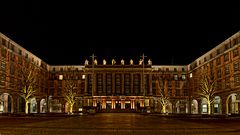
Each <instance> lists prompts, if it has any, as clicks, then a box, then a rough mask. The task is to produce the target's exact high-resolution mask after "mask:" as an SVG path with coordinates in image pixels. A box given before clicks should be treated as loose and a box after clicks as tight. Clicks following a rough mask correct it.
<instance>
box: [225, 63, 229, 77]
mask: <svg viewBox="0 0 240 135" xmlns="http://www.w3.org/2000/svg"><path fill="white" fill-rule="evenodd" d="M229 69H230V68H229V65H226V66H225V75H228V74H229V73H230V70H229Z"/></svg>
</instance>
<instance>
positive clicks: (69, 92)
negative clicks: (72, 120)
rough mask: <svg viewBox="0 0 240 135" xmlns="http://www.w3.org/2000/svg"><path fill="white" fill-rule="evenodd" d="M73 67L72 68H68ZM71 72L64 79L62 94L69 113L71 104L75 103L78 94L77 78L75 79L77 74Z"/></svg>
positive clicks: (71, 110) (71, 111)
mask: <svg viewBox="0 0 240 135" xmlns="http://www.w3.org/2000/svg"><path fill="white" fill-rule="evenodd" d="M70 69H73V68H70ZM74 72H75V71H73V72H70V74H69V75H68V77H66V79H65V87H64V91H63V96H64V99H65V100H66V102H67V103H68V105H69V113H71V114H72V113H73V106H74V104H75V103H76V97H77V96H78V93H79V90H78V80H77V79H76V77H77V75H76V74H75V73H74Z"/></svg>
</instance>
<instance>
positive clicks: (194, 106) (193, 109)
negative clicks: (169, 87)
mask: <svg viewBox="0 0 240 135" xmlns="http://www.w3.org/2000/svg"><path fill="white" fill-rule="evenodd" d="M191 114H198V102H197V100H196V99H193V100H192V103H191Z"/></svg>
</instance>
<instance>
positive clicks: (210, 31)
mask: <svg viewBox="0 0 240 135" xmlns="http://www.w3.org/2000/svg"><path fill="white" fill-rule="evenodd" d="M218 3H219V2H218ZM3 5H4V6H3ZM237 5H238V4H236V3H221V4H216V3H214V4H209V3H182V2H178V3H176V2H169V3H166V2H165V3H145V2H144V3H137V2H136V3H134V2H132V3H130V2H129V3H118V2H115V3H107V2H106V3H93V2H92V3H88V4H86V3H78V1H75V2H70V1H62V2H60V1H54V2H51V3H50V2H49V1H47V2H44V1H39V2H26V1H24V2H22V1H21V2H11V0H10V1H7V2H5V3H1V16H0V18H1V19H0V31H1V32H2V33H3V34H5V35H6V36H8V37H10V38H11V39H13V40H14V41H16V42H17V43H18V44H20V45H21V46H22V47H24V48H26V49H27V50H29V51H30V52H32V53H33V54H35V55H36V56H38V57H40V58H41V59H43V60H44V61H45V62H47V63H48V64H51V65H66V64H74V65H79V64H83V63H84V60H85V59H86V58H87V59H90V57H89V56H90V55H92V53H95V55H97V58H98V59H99V63H102V59H103V58H105V59H107V60H108V63H110V60H111V59H112V58H115V59H116V60H117V62H118V63H120V59H122V58H124V59H125V60H127V61H129V59H130V58H133V59H134V60H135V61H138V59H139V58H140V56H141V55H142V53H144V54H145V55H147V59H149V58H150V59H152V61H153V64H154V65H158V64H161V65H171V64H176V65H179V64H180V65H182V64H189V63H191V62H192V61H193V60H195V59H196V58H198V57H200V56H201V55H202V54H204V53H206V52H207V51H208V50H210V49H212V48H213V47H215V46H217V45H218V44H219V43H221V42H222V41H224V40H225V39H227V38H228V37H230V36H231V35H233V34H235V33H236V32H238V31H239V30H240V21H239V20H240V17H239V7H237Z"/></svg>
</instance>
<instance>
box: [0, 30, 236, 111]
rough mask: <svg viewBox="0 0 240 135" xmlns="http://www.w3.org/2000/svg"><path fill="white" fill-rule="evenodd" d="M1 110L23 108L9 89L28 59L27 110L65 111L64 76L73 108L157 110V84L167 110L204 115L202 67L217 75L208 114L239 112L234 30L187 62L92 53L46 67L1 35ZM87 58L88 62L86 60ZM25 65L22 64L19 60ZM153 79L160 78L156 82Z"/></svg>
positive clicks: (13, 89) (16, 88)
mask: <svg viewBox="0 0 240 135" xmlns="http://www.w3.org/2000/svg"><path fill="white" fill-rule="evenodd" d="M0 44H1V46H0V59H1V63H0V64H1V78H0V79H1V80H0V81H1V82H0V92H1V102H0V103H1V104H0V112H4V113H7V112H12V113H13V112H23V110H24V109H23V105H22V104H23V101H22V100H21V98H20V96H19V95H17V94H16V93H15V92H14V91H16V90H19V86H18V85H17V84H18V82H19V80H20V76H19V75H18V72H17V65H20V66H21V63H24V62H25V61H32V62H33V63H35V65H36V66H38V68H39V69H40V70H39V72H41V75H40V76H39V79H38V92H37V93H36V94H35V95H34V97H33V98H32V99H31V101H30V104H29V106H30V112H31V113H46V112H57V113H58V112H68V104H66V101H65V99H64V98H63V89H64V86H65V83H66V80H67V79H74V80H76V81H77V89H78V91H79V93H78V95H77V97H76V101H77V102H76V103H75V105H74V109H73V110H74V112H78V111H80V110H82V109H84V110H89V109H94V110H96V111H99V112H142V111H149V112H161V108H162V107H161V104H160V99H161V96H160V93H159V90H158V85H159V86H160V87H161V88H163V87H164V88H165V91H166V94H167V95H168V102H167V109H166V110H167V113H192V114H198V113H201V114H202V113H203V114H204V113H206V110H207V108H206V102H205V100H204V99H202V98H200V97H199V95H196V92H197V91H198V90H199V74H200V73H201V72H200V71H201V70H205V71H208V72H209V73H212V74H213V75H214V76H215V78H217V87H216V88H217V89H216V90H217V93H216V96H215V100H214V103H213V106H212V108H213V113H215V114H226V113H239V101H240V100H239V99H240V96H239V87H240V78H239V77H240V71H239V55H240V54H239V49H240V48H239V46H240V32H237V33H236V34H234V35H233V36H231V37H229V39H227V40H225V41H224V42H222V43H221V44H219V45H218V46H216V47H215V48H213V49H212V50H210V51H209V52H207V53H206V54H204V55H203V56H201V57H199V58H198V59H196V60H195V61H193V62H192V63H190V64H189V65H171V66H168V65H153V63H154V62H153V63H152V61H151V60H149V59H147V58H144V56H142V57H139V59H140V60H139V61H133V60H132V59H128V60H127V59H125V60H124V59H122V60H121V61H116V60H114V59H112V61H106V60H105V59H103V60H98V59H97V58H95V57H94V56H92V59H91V60H86V61H85V64H84V65H68V66H61V65H56V66H55V65H49V64H46V63H45V62H44V61H43V60H41V59H40V58H38V57H36V56H35V55H34V54H32V53H31V52H29V51H27V50H26V49H24V48H22V47H21V46H20V45H18V44H17V43H15V42H14V41H12V40H11V39H9V38H8V37H6V36H4V35H3V34H1V33H0ZM89 61H90V62H89ZM22 66H24V64H22ZM157 80H159V81H160V82H164V83H161V84H157V83H156V82H157Z"/></svg>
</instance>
